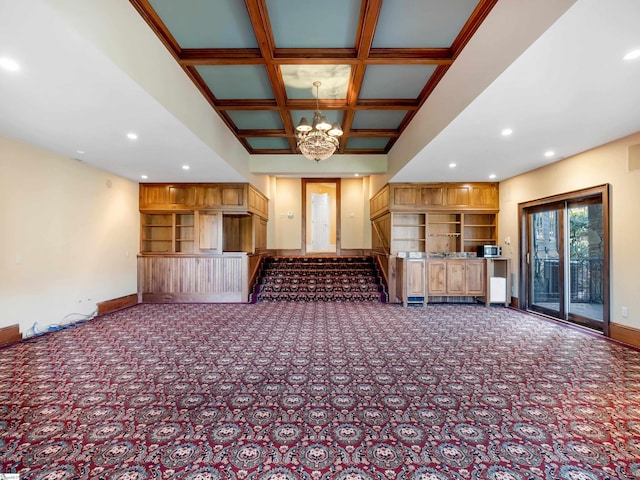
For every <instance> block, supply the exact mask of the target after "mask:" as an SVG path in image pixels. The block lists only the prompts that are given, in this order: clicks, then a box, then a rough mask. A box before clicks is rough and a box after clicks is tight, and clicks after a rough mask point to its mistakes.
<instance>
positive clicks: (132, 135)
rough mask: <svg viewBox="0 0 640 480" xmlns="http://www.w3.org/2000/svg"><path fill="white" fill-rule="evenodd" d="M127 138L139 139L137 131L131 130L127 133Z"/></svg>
mask: <svg viewBox="0 0 640 480" xmlns="http://www.w3.org/2000/svg"><path fill="white" fill-rule="evenodd" d="M127 138H128V139H129V140H137V139H138V134H137V133H133V132H129V133H127Z"/></svg>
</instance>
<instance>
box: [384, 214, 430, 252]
mask: <svg viewBox="0 0 640 480" xmlns="http://www.w3.org/2000/svg"><path fill="white" fill-rule="evenodd" d="M391 229H392V236H391V238H392V242H391V250H392V251H393V252H424V251H426V250H425V245H426V241H427V238H426V223H425V214H424V213H393V214H392V226H391Z"/></svg>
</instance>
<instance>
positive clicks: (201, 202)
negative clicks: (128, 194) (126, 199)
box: [140, 183, 269, 220]
mask: <svg viewBox="0 0 640 480" xmlns="http://www.w3.org/2000/svg"><path fill="white" fill-rule="evenodd" d="M140 210H163V211H173V210H222V211H225V212H236V213H253V214H256V215H259V216H260V217H262V218H264V219H265V220H266V219H268V218H269V200H268V199H267V197H265V196H264V195H263V194H262V193H260V192H259V191H258V190H257V189H255V188H254V187H253V186H252V185H249V184H248V183H183V184H165V183H144V184H141V185H140Z"/></svg>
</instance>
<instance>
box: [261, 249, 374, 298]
mask: <svg viewBox="0 0 640 480" xmlns="http://www.w3.org/2000/svg"><path fill="white" fill-rule="evenodd" d="M252 301H302V302H328V301H336V302H349V301H358V302H362V301H375V302H386V301H387V294H386V288H385V286H384V284H383V282H382V278H381V276H380V274H379V271H378V267H377V265H376V263H375V260H374V259H373V258H372V257H268V258H265V259H264V261H263V263H262V266H261V274H260V276H259V278H258V280H257V282H256V285H255V286H254V292H253V294H252Z"/></svg>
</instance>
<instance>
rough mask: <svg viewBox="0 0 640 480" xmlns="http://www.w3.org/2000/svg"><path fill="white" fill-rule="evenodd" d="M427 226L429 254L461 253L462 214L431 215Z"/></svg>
mask: <svg viewBox="0 0 640 480" xmlns="http://www.w3.org/2000/svg"><path fill="white" fill-rule="evenodd" d="M428 219H429V222H428V224H427V232H428V240H427V251H428V252H429V253H447V252H458V251H460V238H461V236H462V232H461V225H462V223H461V214H459V213H440V212H438V213H429V214H428Z"/></svg>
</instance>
